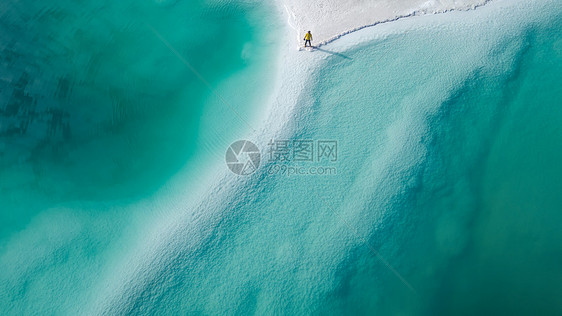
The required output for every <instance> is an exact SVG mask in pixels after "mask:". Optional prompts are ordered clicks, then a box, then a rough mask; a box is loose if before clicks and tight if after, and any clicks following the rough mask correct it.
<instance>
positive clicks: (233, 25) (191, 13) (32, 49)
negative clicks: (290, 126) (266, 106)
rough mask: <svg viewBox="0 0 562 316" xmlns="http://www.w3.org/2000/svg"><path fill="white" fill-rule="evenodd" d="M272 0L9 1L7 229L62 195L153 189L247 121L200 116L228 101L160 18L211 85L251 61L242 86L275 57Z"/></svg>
mask: <svg viewBox="0 0 562 316" xmlns="http://www.w3.org/2000/svg"><path fill="white" fill-rule="evenodd" d="M264 7H265V6H262V7H258V6H256V5H252V4H245V5H244V4H233V3H228V2H221V1H215V2H208V1H207V2H204V1H141V2H138V1H125V2H123V1H119V2H117V3H116V2H107V1H101V2H100V1H85V2H80V3H77V2H75V1H50V2H49V3H36V2H32V1H18V2H13V3H10V4H9V5H6V6H4V8H3V11H4V13H3V14H2V22H3V27H2V32H3V34H4V35H3V36H4V40H3V47H2V61H3V62H2V68H3V78H2V81H1V82H0V84H1V85H2V100H3V107H2V111H1V112H0V115H1V116H0V117H1V119H2V125H1V127H0V133H1V134H0V135H1V137H2V138H1V139H0V146H1V147H0V148H1V149H2V156H0V168H2V169H1V170H2V179H1V180H0V181H1V182H0V199H1V200H2V202H3V208H2V209H3V211H2V212H1V213H0V237H7V236H9V234H10V233H13V232H15V231H18V230H21V229H22V228H23V227H25V225H27V224H28V222H29V221H30V219H31V218H33V216H35V215H36V214H38V213H39V212H41V211H42V210H44V209H45V208H48V207H51V206H53V205H56V204H58V203H64V202H68V201H75V200H87V201H96V200H97V201H108V200H117V201H115V202H113V203H121V202H119V201H123V202H124V203H130V202H131V201H134V200H135V199H138V198H139V197H144V196H146V195H147V194H150V193H151V192H153V191H155V190H156V189H158V188H159V187H161V185H162V184H163V183H164V182H165V181H166V180H167V179H169V178H170V177H171V176H172V175H173V174H174V173H175V172H177V171H178V170H179V169H180V168H181V167H182V166H184V165H185V164H186V162H188V161H189V160H190V159H191V158H192V157H193V155H194V154H195V153H201V152H204V150H202V149H201V148H200V147H201V145H200V142H201V141H200V140H201V139H203V138H207V140H208V139H209V138H210V139H211V141H212V140H213V138H214V139H215V142H218V143H220V142H221V141H222V140H221V139H220V136H221V135H222V137H224V135H228V137H230V135H231V134H235V133H236V131H237V130H242V129H247V127H246V126H244V125H243V123H241V122H239V121H237V119H236V117H234V116H232V117H227V118H214V121H213V119H211V120H210V122H207V125H215V126H216V125H219V124H217V122H221V121H222V122H225V125H224V127H223V126H221V128H222V129H224V130H220V131H215V130H213V128H208V127H207V126H203V127H202V126H201V124H202V121H203V119H202V117H203V116H205V115H207V113H209V112H212V111H216V110H215V108H220V109H222V111H223V112H228V111H229V110H228V109H225V105H224V104H220V103H219V102H217V101H216V100H213V99H212V98H213V97H214V95H213V94H212V93H211V92H210V91H209V89H208V87H207V86H206V85H205V84H204V83H203V82H201V81H200V80H199V79H198V78H197V76H196V75H195V74H194V73H192V72H191V71H190V69H189V68H188V67H187V66H186V65H184V64H183V63H182V61H181V60H180V59H179V58H178V57H177V56H175V54H174V53H173V52H172V51H171V50H170V49H169V48H168V47H167V46H166V45H165V44H164V43H163V42H162V41H161V40H160V39H159V38H158V36H157V35H156V34H154V32H153V31H152V29H155V30H156V31H157V32H158V33H159V34H160V35H161V36H162V37H164V38H165V40H166V41H168V42H169V43H170V44H171V45H172V46H173V47H174V49H176V50H177V51H178V52H179V53H180V54H181V55H182V56H183V57H184V58H185V60H187V61H188V62H189V63H190V64H191V65H193V66H194V67H195V68H196V70H197V72H198V73H199V74H201V75H202V76H203V77H204V79H205V80H206V81H207V82H208V83H209V84H210V85H211V86H212V87H215V88H216V89H218V86H219V83H221V82H223V81H224V80H225V79H226V78H231V77H232V76H233V75H234V74H237V73H241V72H242V71H243V70H246V73H244V74H245V75H247V76H246V77H247V78H246V79H244V80H246V81H244V82H243V80H242V79H239V80H238V81H237V82H235V83H236V85H237V86H240V85H243V84H252V83H253V81H255V80H256V78H258V75H261V73H263V72H264V71H263V70H260V69H257V68H258V67H259V66H260V65H263V62H264V60H265V58H266V56H267V55H269V56H267V57H268V58H271V59H274V56H272V55H271V50H272V47H273V46H272V43H271V41H268V37H267V36H266V34H267V33H268V32H270V31H271V29H269V28H268V27H265V28H264V27H263V24H265V23H261V20H260V19H264V18H265V17H260V19H258V15H264V13H265V14H266V17H270V16H271V15H272V13H271V12H270V11H271V9H265V8H264ZM266 10H269V11H266ZM273 25H274V23H273V24H272V26H271V27H273ZM264 38H265V41H264ZM258 40H259V42H258ZM264 42H265V43H264ZM252 45H253V46H252ZM259 45H262V47H260V46H259ZM252 54H253V55H252ZM262 68H263V66H262ZM248 69H250V70H251V72H252V73H248ZM263 89H264V90H265V91H267V87H264V88H263ZM248 90H249V89H248ZM219 93H220V94H223V96H222V97H223V98H226V99H228V100H229V102H231V103H232V104H233V106H236V107H237V108H238V111H240V112H241V114H242V115H243V116H247V114H248V112H249V111H250V109H251V108H252V106H251V104H254V103H255V102H254V101H253V100H252V92H251V91H250V93H249V95H248V96H247V97H246V98H245V99H244V100H240V98H239V97H238V99H236V96H232V93H230V92H228V91H220V92H219ZM254 94H255V93H254ZM254 98H255V97H254ZM215 99H216V97H215ZM241 101H243V102H241ZM248 119H251V117H249V118H248ZM208 121H209V120H208ZM213 122H214V124H213ZM217 138H218V139H219V140H218V141H217V140H216V139H217ZM209 143H210V142H209ZM221 151H222V150H221ZM221 154H222V153H221Z"/></svg>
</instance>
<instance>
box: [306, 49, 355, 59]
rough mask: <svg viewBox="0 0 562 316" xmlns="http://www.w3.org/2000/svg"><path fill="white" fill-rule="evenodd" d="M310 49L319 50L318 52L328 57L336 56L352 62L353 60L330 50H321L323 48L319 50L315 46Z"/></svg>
mask: <svg viewBox="0 0 562 316" xmlns="http://www.w3.org/2000/svg"><path fill="white" fill-rule="evenodd" d="M312 48H314V50H319V51H321V52H324V53H326V54H330V55H334V56H338V57H341V58H345V59H349V60H353V58H351V57H348V56H345V55H344V54H340V53H338V52H333V51H331V50H326V49H323V48H320V47H316V46H313V47H312Z"/></svg>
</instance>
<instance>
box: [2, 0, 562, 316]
mask: <svg viewBox="0 0 562 316" xmlns="http://www.w3.org/2000/svg"><path fill="white" fill-rule="evenodd" d="M545 3H549V5H544V6H542V5H540V6H538V7H536V8H534V7H532V6H531V7H528V8H527V7H524V6H523V7H514V8H510V10H508V11H505V12H501V13H500V12H498V11H499V10H496V11H489V12H488V13H487V14H482V15H478V16H477V17H475V15H472V14H475V13H474V12H464V13H453V14H451V15H447V16H449V17H448V18H447V17H443V20H442V21H441V20H439V19H438V18H437V17H435V18H416V21H417V22H416V23H419V25H421V27H411V28H407V27H406V31H396V32H394V33H393V32H390V33H391V35H388V36H386V37H382V38H381V37H376V36H375V37H374V39H372V40H369V41H366V42H364V44H361V45H360V46H359V47H355V48H353V49H351V50H348V51H343V52H341V53H337V54H332V55H331V57H330V58H328V59H327V60H325V61H324V62H323V63H322V65H321V66H322V67H320V68H319V69H316V70H314V72H315V73H314V75H315V76H314V77H313V80H311V81H309V82H308V83H307V84H306V85H305V86H304V87H302V88H304V91H309V93H305V94H304V95H303V96H302V97H301V98H300V99H299V104H298V111H297V112H296V113H295V115H294V116H292V119H293V120H292V121H290V122H287V124H286V129H285V130H284V131H283V132H284V135H288V136H286V137H287V138H289V139H296V140H298V139H313V140H321V139H323V140H337V141H338V157H339V158H338V159H337V161H335V162H331V163H328V162H325V163H324V164H322V165H321V166H326V167H335V168H337V174H336V175H322V176H320V175H317V176H310V175H309V176H297V175H293V176H290V177H287V176H286V175H283V174H277V175H271V174H268V170H271V169H270V168H269V167H271V166H272V165H273V164H274V163H273V162H265V161H264V164H265V165H264V166H262V168H260V169H259V170H258V172H257V173H256V174H254V175H252V176H251V177H236V176H235V175H229V176H230V177H229V178H228V179H227V180H228V181H231V182H234V183H235V184H237V185H238V186H237V187H233V188H224V187H223V186H222V185H223V184H222V183H221V185H218V186H217V189H216V190H215V191H213V192H212V193H211V194H209V195H208V198H205V199H203V202H201V204H200V205H199V206H198V207H193V208H188V209H185V210H184V209H180V211H179V213H180V214H179V215H178V214H177V213H175V214H174V216H171V220H170V221H172V222H173V223H172V224H169V225H168V224H167V223H164V224H162V223H161V221H162V220H156V221H154V222H152V221H151V220H144V222H143V220H141V219H140V218H142V217H146V216H144V215H148V214H151V210H153V209H163V208H173V207H176V206H177V205H174V203H176V201H173V200H171V201H168V200H166V198H163V199H164V201H162V200H157V201H150V200H149V201H140V202H138V203H137V204H134V203H133V206H132V207H130V208H129V209H130V212H131V213H134V214H136V216H123V215H121V212H123V208H119V207H116V206H115V205H116V202H114V201H111V200H108V201H107V200H103V201H102V202H100V201H99V200H93V199H92V200H93V201H90V202H84V201H76V202H74V204H71V206H69V207H67V208H61V207H59V208H56V209H53V210H50V211H48V212H44V213H42V214H40V216H36V217H34V220H33V221H32V224H31V225H29V228H28V229H27V230H25V231H23V232H22V233H20V234H18V235H16V237H13V238H12V239H9V240H8V241H5V243H6V245H5V246H4V248H3V249H2V251H3V252H2V255H1V256H0V262H1V263H3V266H5V267H6V268H5V269H4V271H3V274H0V276H1V277H2V278H1V279H2V280H6V281H7V282H4V284H7V285H5V287H4V288H2V293H7V294H6V295H5V298H2V299H1V300H0V302H1V303H2V304H3V305H2V309H3V310H8V312H11V313H14V314H17V313H20V312H22V311H27V312H31V311H37V310H39V311H43V312H45V311H47V312H53V311H54V312H66V313H74V314H75V313H77V312H78V313H83V312H92V311H93V312H94V313H95V312H98V313H99V312H105V313H108V314H115V313H130V314H137V313H155V314H158V313H159V314H177V313H193V314H223V313H228V314H234V313H239V314H249V313H257V314H272V313H280V314H281V313H285V314H345V313H350V312H352V313H369V314H375V313H377V314H418V315H435V314H439V315H450V314H471V315H472V314H475V313H483V314H488V313H508V314H530V313H533V314H534V313H537V314H560V312H561V311H560V304H558V301H557V300H558V297H559V293H561V290H562V289H561V288H560V286H561V284H562V282H561V277H562V275H561V274H560V269H559V267H560V256H561V251H562V250H561V249H560V244H562V243H561V241H562V240H561V239H562V236H561V232H560V229H559V225H557V224H558V223H559V222H560V216H561V215H560V211H559V210H560V205H562V198H561V197H560V195H559V194H558V193H559V192H560V186H559V185H558V181H557V180H558V179H559V178H560V176H562V174H561V173H562V169H561V168H560V166H559V163H558V162H559V161H560V156H561V155H562V151H560V148H559V146H558V144H560V143H561V141H562V133H561V129H560V126H559V122H560V121H562V112H561V111H560V109H559V107H558V105H559V101H558V100H560V98H561V97H562V91H561V90H560V87H561V86H562V85H561V83H562V77H561V70H562V69H560V68H561V67H562V54H561V52H562V50H561V44H560V43H562V36H561V34H560V32H558V30H560V28H561V27H562V25H561V24H560V21H562V19H561V18H560V17H561V14H562V13H561V12H562V8H561V7H560V5H559V4H553V3H555V1H551V2H548V1H547V2H545ZM527 9H529V10H528V11H526V10H527ZM531 9H532V10H531ZM205 12H207V11H205ZM211 12H214V11H212V10H211ZM218 12H223V11H222V10H219V11H218ZM226 12H230V11H228V10H226ZM490 12H491V13H490ZM207 18H208V17H207V16H205V19H207ZM465 19H466V20H465ZM156 20H158V19H156ZM428 20H429V22H428ZM424 21H425V22H424ZM401 23H407V22H405V21H402V22H397V24H396V25H397V26H396V27H397V28H400V27H403V25H404V24H401ZM153 25H155V23H153ZM400 25H402V26H400ZM154 27H155V28H157V26H154ZM382 27H388V28H390V29H392V27H394V26H382ZM161 30H162V31H161V32H162V34H168V33H166V32H165V31H166V28H165V27H163V28H162V29H161ZM369 32H373V33H369ZM376 32H377V30H376V29H366V30H364V31H361V32H358V33H355V34H351V35H349V36H348V37H345V38H342V42H345V41H350V42H353V41H361V39H362V38H363V37H366V38H368V36H370V35H368V34H376ZM174 34H176V33H174V32H171V33H170V36H172V37H170V39H169V40H170V42H172V41H173V40H174V38H175V37H173V36H174ZM155 43H158V41H157V40H155ZM158 44H159V45H160V44H161V43H158ZM186 45H188V44H186ZM189 45H191V44H189ZM127 47H128V46H127ZM186 47H187V46H186ZM325 49H326V50H333V51H336V50H337V47H335V48H333V47H330V46H329V45H328V46H327V47H325ZM160 53H162V54H169V51H166V49H165V48H163V49H162V51H161V52H160ZM316 53H320V52H316ZM236 56H239V55H236ZM233 58H234V57H233ZM234 60H237V59H236V58H234ZM258 60H260V59H259V58H258ZM175 62H177V60H176V61H175ZM235 65H236V63H235ZM180 66H181V65H180ZM232 67H233V68H227V70H225V73H224V75H225V76H227V75H229V73H228V70H230V71H235V69H236V67H235V66H232ZM240 67H241V66H240ZM170 69H175V68H173V67H171V68H170ZM152 70H154V69H152ZM147 73H150V72H147ZM172 74H174V72H172ZM184 75H185V76H188V75H189V73H187V74H184ZM162 76H164V74H163V75H162ZM178 76H180V75H178ZM164 77H166V76H164ZM220 77H221V76H220V75H217V79H216V80H219V79H218V78H220ZM174 79H176V78H174ZM158 82H164V83H166V82H168V83H170V82H175V81H174V80H170V81H166V80H165V79H163V78H158ZM252 82H253V81H252ZM196 83H197V82H195V83H193V84H196ZM119 84H123V82H122V81H119ZM239 87H240V86H235V87H234V88H232V89H236V88H239ZM161 89H162V91H164V92H165V91H167V90H166V88H165V87H161ZM186 89H188V90H186V91H192V90H189V88H186ZM182 91H183V90H182ZM193 91H195V92H200V90H199V89H195V88H194V90H193ZM221 91H222V90H221ZM280 93H281V94H282V93H295V91H281V92H280ZM164 94H165V93H164ZM196 95H198V94H196ZM178 98H179V97H178ZM186 98H187V96H186ZM180 99H181V98H179V99H178V100H180ZM200 99H201V100H206V101H211V103H210V104H217V102H218V101H217V100H214V99H213V97H212V96H209V95H207V96H205V95H201V96H200ZM181 100H183V99H181ZM213 100H214V102H215V103H213ZM233 100H236V95H235V96H233ZM178 102H179V101H178ZM218 103H219V104H220V102H218ZM235 103H236V104H239V102H235ZM178 104H179V103H178ZM178 104H175V103H174V105H176V106H178V107H179V105H178ZM182 104H183V103H182ZM204 104H207V103H204ZM170 106H172V105H170ZM200 106H201V107H202V109H201V110H200V111H202V112H205V113H207V114H208V113H214V114H213V115H211V117H215V118H217V119H218V122H220V124H217V125H219V127H218V132H217V131H216V130H215V132H213V133H210V134H209V135H207V136H201V135H199V137H200V138H198V139H199V141H197V142H199V143H201V142H202V143H205V142H203V141H201V139H217V143H214V144H211V145H209V143H207V144H206V145H207V146H210V147H211V149H206V148H205V150H210V151H213V150H214V149H213V148H220V149H224V148H226V146H227V145H228V144H229V141H230V140H231V139H230V138H232V137H231V135H226V134H221V131H222V130H223V129H228V127H224V126H223V125H224V122H228V119H229V118H231V119H232V115H230V114H225V113H228V112H225V111H221V109H222V108H220V107H215V108H214V110H213V109H209V110H208V111H207V110H206V108H205V106H207V105H200ZM172 109H176V108H174V107H173V106H172ZM248 112H249V113H251V110H250V111H248ZM150 113H151V115H153V112H150ZM175 113H176V112H174V114H175ZM221 113H222V116H220V114H221ZM170 115H171V114H170ZM215 115H219V116H215ZM147 116H148V114H147ZM171 116H173V115H171ZM167 118H169V117H166V118H162V120H165V119H166V120H165V121H167ZM100 120H101V119H100ZM234 120H235V119H234ZM235 121H236V120H235ZM209 122H210V123H209ZM212 123H213V121H212V119H211V120H210V121H209V115H202V120H201V124H208V125H205V126H206V127H205V128H201V129H198V133H200V132H201V131H205V130H207V127H210V126H213V124H212ZM232 124H234V125H235V126H238V128H239V129H243V127H240V125H243V124H241V123H240V122H238V121H236V122H235V123H232ZM157 125H158V124H156V125H155V126H157ZM163 125H164V124H161V125H159V126H158V128H156V127H155V128H156V129H157V130H158V131H159V130H160V129H161V128H163ZM180 125H181V124H180ZM182 126H183V125H182ZM166 128H167V126H166ZM170 129H171V130H170V132H169V133H170V134H174V132H175V131H176V130H174V129H173V127H170ZM217 134H219V136H216V135H217ZM155 135H158V133H155ZM221 135H222V136H221ZM265 136H267V137H269V136H270V135H265ZM182 137H183V136H182ZM182 137H180V136H178V137H177V138H182ZM178 141H179V142H180V141H185V140H178ZM259 141H260V142H267V141H268V140H267V139H264V140H259ZM197 142H196V143H197ZM223 145H226V146H224V147H222V148H221V146H223ZM152 146H162V144H161V143H160V142H159V141H158V138H156V139H155V142H154V144H152ZM116 148H118V149H120V148H121V147H120V146H116ZM174 148H175V147H174ZM149 149H150V150H147V151H148V152H152V150H153V147H151V148H149ZM175 149H177V148H175ZM182 154H183V155H185V156H183V157H184V160H185V159H188V158H185V157H186V156H188V155H189V153H182V152H181V150H180V153H179V156H180V157H182ZM176 155H178V152H176V151H174V152H173V153H170V156H169V157H172V156H174V158H175V157H177V156H176ZM210 156H211V155H210ZM165 158H166V156H165V155H164V156H163V157H159V158H158V159H157V160H158V161H160V160H159V159H162V160H161V161H164V159H165ZM170 159H171V158H170ZM178 159H179V158H178ZM147 161H153V159H148V160H147ZM167 161H169V160H167ZM179 164H181V163H179ZM169 165H170V168H172V167H173V164H172V163H170V164H169ZM176 168H178V167H176ZM149 170H150V168H149ZM153 170H158V169H153ZM157 173H158V177H155V178H152V179H150V178H147V180H146V183H145V182H144V181H138V182H139V183H140V184H154V183H158V180H161V181H165V174H160V173H159V172H157ZM171 173H173V170H171V171H170V173H169V174H171ZM53 174H54V173H53ZM57 174H58V173H57ZM63 174H64V173H63ZM188 174H189V173H188ZM103 179H104V178H103V177H102V180H103ZM107 179H110V178H107ZM107 179H106V180H107ZM108 181H109V180H108ZM99 183H104V182H103V181H101V180H100V182H99ZM225 183H228V182H227V181H225ZM100 187H103V186H102V185H100ZM124 187H127V186H124ZM149 187H150V186H146V187H143V186H142V185H141V188H142V189H144V191H143V190H139V191H135V190H136V187H134V186H129V187H128V188H129V189H130V190H132V189H131V188H135V190H133V192H135V193H136V194H139V195H141V196H142V193H143V192H147V191H150V190H149ZM16 192H21V194H25V192H26V191H24V190H23V189H22V190H21V191H16ZM71 192H72V191H71ZM117 192H127V191H126V190H124V189H123V191H117ZM103 193H104V192H103V190H102V191H101V193H100V194H99V196H100V197H98V198H99V199H101V197H103V198H104V199H106V198H107V197H106V196H104V195H103ZM186 195H187V194H186ZM16 196H17V195H16ZM120 196H121V195H120ZM130 200H133V199H130ZM130 200H124V201H123V200H121V202H122V203H123V204H129V203H131V201H130ZM135 202H137V201H135ZM99 212H104V213H105V215H106V216H105V217H102V216H99V215H100V214H99ZM152 212H153V211H152ZM157 215H158V214H157ZM164 215H168V214H166V213H164ZM148 217H149V218H150V216H148ZM158 217H159V216H154V218H156V219H159V218H158ZM163 217H165V216H163ZM131 219H132V222H133V223H136V222H140V223H142V225H141V224H138V225H126V224H127V222H128V221H130V220H131ZM112 221H114V223H112ZM108 223H112V225H108ZM126 226H138V227H140V228H136V229H135V228H129V229H124V228H123V227H126ZM148 226H154V227H155V228H154V230H150V229H147V230H146V231H145V228H146V227H148ZM100 232H101V233H102V234H101V235H100ZM136 237H139V238H136ZM143 238H146V239H149V240H150V241H151V243H147V244H144V243H142V240H144V239H143ZM115 239H117V240H119V241H118V242H115V241H114V240H115ZM135 240H141V241H139V242H138V243H137V244H135ZM131 245H132V247H131ZM21 249H29V251H21ZM108 249H109V250H108ZM91 271H94V272H95V273H91ZM53 300H56V302H57V303H56V304H52V303H51V302H52V301H53Z"/></svg>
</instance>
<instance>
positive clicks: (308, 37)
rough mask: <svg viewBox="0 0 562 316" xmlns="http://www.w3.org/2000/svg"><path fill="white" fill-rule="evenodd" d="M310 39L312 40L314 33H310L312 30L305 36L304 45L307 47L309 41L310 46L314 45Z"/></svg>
mask: <svg viewBox="0 0 562 316" xmlns="http://www.w3.org/2000/svg"><path fill="white" fill-rule="evenodd" d="M310 41H312V33H310V31H308V33H306V35H305V36H304V47H306V44H307V43H308V45H309V46H310V47H312V44H311V43H310Z"/></svg>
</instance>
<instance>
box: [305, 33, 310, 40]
mask: <svg viewBox="0 0 562 316" xmlns="http://www.w3.org/2000/svg"><path fill="white" fill-rule="evenodd" d="M304 40H305V41H312V34H310V33H306V35H305V36H304Z"/></svg>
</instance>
